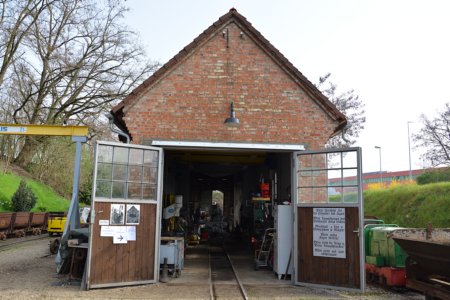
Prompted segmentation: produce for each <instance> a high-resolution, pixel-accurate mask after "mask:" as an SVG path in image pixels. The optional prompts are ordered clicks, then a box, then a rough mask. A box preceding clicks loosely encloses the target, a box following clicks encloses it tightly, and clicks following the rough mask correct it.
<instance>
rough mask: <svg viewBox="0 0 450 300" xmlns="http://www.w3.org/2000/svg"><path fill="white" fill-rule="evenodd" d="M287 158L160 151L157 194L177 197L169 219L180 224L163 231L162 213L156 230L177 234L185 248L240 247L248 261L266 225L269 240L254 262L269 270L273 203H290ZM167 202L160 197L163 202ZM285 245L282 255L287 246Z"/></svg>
mask: <svg viewBox="0 0 450 300" xmlns="http://www.w3.org/2000/svg"><path fill="white" fill-rule="evenodd" d="M291 161H292V153H291V152H288V151H286V152H270V151H255V150H239V151H237V150H234V151H229V150H227V151H225V150H214V151H213V150H208V149H204V150H192V149H186V150H165V155H164V166H165V167H164V180H163V187H164V188H163V195H164V197H163V198H164V199H170V198H171V197H172V198H173V197H174V196H175V195H179V196H182V205H181V207H180V208H179V215H178V217H177V219H178V220H176V221H174V222H175V223H182V224H184V226H180V227H177V228H174V227H172V228H169V229H171V230H166V229H168V227H167V226H165V223H167V222H170V221H168V220H165V219H164V218H163V220H162V222H163V226H162V227H161V228H162V232H161V235H162V236H183V237H184V239H185V241H186V247H187V250H190V249H191V250H192V249H195V247H198V246H201V245H202V244H208V245H216V246H217V245H220V246H223V247H225V248H226V247H228V248H232V249H233V251H238V250H241V251H244V252H246V253H248V259H249V260H250V261H251V262H252V263H253V260H255V257H256V254H257V251H258V250H260V248H261V245H262V243H263V240H264V237H265V234H266V230H267V229H272V235H271V238H272V239H273V243H274V244H273V245H272V246H271V248H270V253H269V252H268V253H267V254H266V256H265V257H262V258H261V259H262V260H263V262H264V263H262V264H260V265H259V266H260V267H264V268H266V267H267V269H270V270H271V269H273V267H274V266H273V264H274V261H275V260H276V259H274V257H275V256H276V253H274V252H276V249H277V246H276V237H275V236H274V234H273V228H274V227H275V226H276V224H275V223H276V211H277V209H276V207H277V206H278V205H285V206H290V201H291V198H290V194H291V180H292V178H291V176H292V175H291V170H292V166H291ZM168 205H171V203H170V201H169V202H167V201H165V203H164V204H163V207H166V206H168ZM291 211H292V209H291ZM290 215H292V213H290ZM291 227H292V226H291ZM290 234H291V235H292V233H290ZM287 235H288V239H289V241H290V242H292V240H293V236H290V235H289V233H287ZM285 248H286V249H287V250H286V251H287V254H283V255H284V256H286V260H287V259H288V258H289V255H290V251H291V247H290V246H287V247H285ZM274 271H276V270H274ZM276 273H277V272H276ZM283 273H285V267H283Z"/></svg>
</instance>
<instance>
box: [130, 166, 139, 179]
mask: <svg viewBox="0 0 450 300" xmlns="http://www.w3.org/2000/svg"><path fill="white" fill-rule="evenodd" d="M128 171H129V174H128V181H133V182H141V181H142V166H129V167H128Z"/></svg>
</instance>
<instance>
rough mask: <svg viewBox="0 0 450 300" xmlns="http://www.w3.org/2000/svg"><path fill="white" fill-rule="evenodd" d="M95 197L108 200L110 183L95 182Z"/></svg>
mask: <svg viewBox="0 0 450 300" xmlns="http://www.w3.org/2000/svg"><path fill="white" fill-rule="evenodd" d="M95 197H101V198H109V197H111V182H109V181H97V186H96V188H95Z"/></svg>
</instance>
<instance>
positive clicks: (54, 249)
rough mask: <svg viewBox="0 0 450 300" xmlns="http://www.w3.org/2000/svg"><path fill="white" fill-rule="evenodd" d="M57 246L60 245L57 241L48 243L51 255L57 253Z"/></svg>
mask: <svg viewBox="0 0 450 300" xmlns="http://www.w3.org/2000/svg"><path fill="white" fill-rule="evenodd" d="M59 244H60V242H59V239H54V240H53V241H51V243H50V253H51V254H56V253H57V252H58V249H59Z"/></svg>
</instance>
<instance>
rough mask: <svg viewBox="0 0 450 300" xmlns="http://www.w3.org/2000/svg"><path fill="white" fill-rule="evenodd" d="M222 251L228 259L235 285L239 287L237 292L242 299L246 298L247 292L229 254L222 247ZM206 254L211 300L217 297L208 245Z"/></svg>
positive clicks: (246, 299)
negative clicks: (207, 257)
mask: <svg viewBox="0 0 450 300" xmlns="http://www.w3.org/2000/svg"><path fill="white" fill-rule="evenodd" d="M222 251H223V253H224V255H225V257H226V258H227V260H228V263H229V266H230V268H231V270H232V272H233V276H234V278H235V280H236V283H237V286H238V287H239V292H240V294H241V295H242V298H243V299H244V300H248V296H247V292H246V291H245V289H244V286H243V284H242V282H241V280H240V278H239V276H238V274H237V271H236V269H235V268H234V265H233V262H232V261H231V259H230V256H229V255H228V253H227V252H226V251H225V249H224V248H223V247H222ZM208 256H209V280H208V281H209V292H210V299H211V300H215V299H217V298H218V297H217V295H216V293H215V288H214V281H213V279H212V265H211V248H210V247H208Z"/></svg>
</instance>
